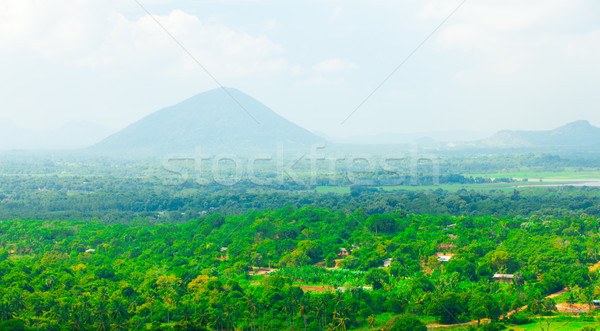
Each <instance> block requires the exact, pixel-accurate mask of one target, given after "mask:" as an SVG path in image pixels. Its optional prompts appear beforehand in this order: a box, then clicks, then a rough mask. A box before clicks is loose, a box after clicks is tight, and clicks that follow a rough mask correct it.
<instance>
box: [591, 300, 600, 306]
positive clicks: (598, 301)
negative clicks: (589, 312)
mask: <svg viewBox="0 0 600 331" xmlns="http://www.w3.org/2000/svg"><path fill="white" fill-rule="evenodd" d="M592 303H593V304H594V305H596V306H600V300H592Z"/></svg>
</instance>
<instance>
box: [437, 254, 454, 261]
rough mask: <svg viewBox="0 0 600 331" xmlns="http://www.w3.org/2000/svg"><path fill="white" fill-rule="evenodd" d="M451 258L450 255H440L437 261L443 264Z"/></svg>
mask: <svg viewBox="0 0 600 331" xmlns="http://www.w3.org/2000/svg"><path fill="white" fill-rule="evenodd" d="M451 258H452V256H451V255H440V256H438V259H437V260H438V262H442V263H444V262H448V261H450V259H451Z"/></svg>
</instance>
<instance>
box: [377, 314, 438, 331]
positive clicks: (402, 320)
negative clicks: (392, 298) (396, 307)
mask: <svg viewBox="0 0 600 331" xmlns="http://www.w3.org/2000/svg"><path fill="white" fill-rule="evenodd" d="M383 330H386V331H426V330H427V326H425V324H423V322H421V321H420V320H419V319H418V318H416V317H415V316H413V315H409V314H404V315H400V316H396V317H394V318H392V319H391V320H389V321H388V322H387V323H386V324H385V326H384V327H383Z"/></svg>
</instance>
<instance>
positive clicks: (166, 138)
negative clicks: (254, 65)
mask: <svg viewBox="0 0 600 331" xmlns="http://www.w3.org/2000/svg"><path fill="white" fill-rule="evenodd" d="M323 140H324V139H323V138H320V137H318V136H316V135H315V134H313V133H311V132H310V131H308V130H306V129H304V128H301V127H300V126H298V125H296V124H294V123H292V122H290V121H288V120H286V119H285V118H283V117H281V116H279V115H278V114H277V113H275V112H274V111H273V110H271V109H269V108H268V107H267V106H265V105H263V104H262V103H260V102H259V101H257V100H255V99H253V98H252V97H250V96H248V95H246V94H244V93H242V92H240V91H239V90H237V89H234V88H218V89H214V90H210V91H208V92H204V93H200V94H197V95H195V96H193V97H191V98H189V99H187V100H185V101H183V102H181V103H178V104H176V105H174V106H171V107H167V108H164V109H161V110H159V111H157V112H155V113H152V114H150V115H148V116H146V117H144V118H142V119H141V120H139V121H137V122H135V123H133V124H131V125H129V126H128V127H126V128H125V129H123V130H121V131H119V132H117V133H115V134H113V135H111V136H110V137H108V138H106V139H104V140H102V141H101V142H99V143H98V144H96V145H94V146H92V147H90V150H92V151H96V152H103V153H137V154H152V155H157V154H170V153H182V152H195V151H197V150H198V149H200V151H206V152H212V153H234V152H235V153H243V152H255V151H265V150H270V151H275V150H276V149H277V146H278V144H282V145H283V147H284V148H286V149H295V148H303V147H310V146H311V145H312V144H314V143H317V142H319V141H323Z"/></svg>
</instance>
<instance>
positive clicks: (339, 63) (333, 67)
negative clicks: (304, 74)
mask: <svg viewBox="0 0 600 331" xmlns="http://www.w3.org/2000/svg"><path fill="white" fill-rule="evenodd" d="M357 67H358V66H357V65H356V63H354V62H351V61H344V60H342V59H340V58H337V57H336V58H331V59H328V60H325V61H322V62H319V63H317V64H316V65H314V66H313V70H314V71H316V72H334V71H343V70H348V69H356V68H357Z"/></svg>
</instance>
